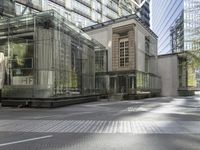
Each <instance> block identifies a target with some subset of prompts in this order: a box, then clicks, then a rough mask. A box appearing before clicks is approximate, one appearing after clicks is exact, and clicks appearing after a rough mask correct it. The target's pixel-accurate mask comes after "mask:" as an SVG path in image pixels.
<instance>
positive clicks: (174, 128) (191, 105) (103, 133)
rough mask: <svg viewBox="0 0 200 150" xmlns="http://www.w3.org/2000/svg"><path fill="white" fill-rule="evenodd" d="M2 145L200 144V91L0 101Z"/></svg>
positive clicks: (87, 149) (117, 148) (83, 148)
mask: <svg viewBox="0 0 200 150" xmlns="http://www.w3.org/2000/svg"><path fill="white" fill-rule="evenodd" d="M0 149H1V150H199V149H200V97H198V96H193V97H178V98H166V97H162V98H149V99H144V100H133V101H109V102H108V101H99V102H91V103H85V104H78V105H72V106H67V107H61V108H55V109H33V108H2V107H0Z"/></svg>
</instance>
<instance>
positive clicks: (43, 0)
mask: <svg viewBox="0 0 200 150" xmlns="http://www.w3.org/2000/svg"><path fill="white" fill-rule="evenodd" d="M140 3H141V2H140V0H23V1H22V0H16V4H15V8H16V14H17V15H22V14H27V13H30V12H37V11H45V10H49V9H54V10H56V11H57V12H59V13H60V14H61V15H62V16H65V17H66V18H68V20H70V21H71V22H73V23H75V24H76V25H77V26H79V27H80V28H83V27H86V26H91V25H94V24H96V23H101V22H105V21H108V20H112V19H116V18H119V17H122V16H127V15H130V14H133V13H135V11H136V10H137V9H138V7H139V5H140ZM26 6H28V8H26Z"/></svg>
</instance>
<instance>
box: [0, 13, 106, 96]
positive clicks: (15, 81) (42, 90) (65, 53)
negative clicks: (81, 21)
mask: <svg viewBox="0 0 200 150" xmlns="http://www.w3.org/2000/svg"><path fill="white" fill-rule="evenodd" d="M100 47H101V48H100ZM96 49H104V47H102V45H100V44H99V45H98V42H96V41H94V40H93V39H91V38H90V37H89V36H87V35H86V34H85V33H83V32H82V31H80V30H79V29H78V28H76V27H75V26H74V25H72V24H71V23H70V22H68V21H67V20H66V19H65V18H64V17H62V16H60V15H59V14H58V13H56V12H54V11H47V12H41V13H37V14H35V15H33V14H30V15H24V16H21V17H16V18H12V19H9V20H7V19H5V20H2V21H0V51H1V52H2V53H4V57H5V85H4V88H3V93H2V96H3V97H15V98H16V97H24V98H33V97H34V98H48V97H59V96H61V97H62V96H72V95H91V94H94V93H95V90H94V89H95V64H94V62H95V50H96Z"/></svg>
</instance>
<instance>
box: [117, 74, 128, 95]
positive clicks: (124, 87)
mask: <svg viewBox="0 0 200 150" xmlns="http://www.w3.org/2000/svg"><path fill="white" fill-rule="evenodd" d="M118 79H119V80H118V85H119V86H118V87H119V88H118V93H127V82H126V77H125V76H119V77H118Z"/></svg>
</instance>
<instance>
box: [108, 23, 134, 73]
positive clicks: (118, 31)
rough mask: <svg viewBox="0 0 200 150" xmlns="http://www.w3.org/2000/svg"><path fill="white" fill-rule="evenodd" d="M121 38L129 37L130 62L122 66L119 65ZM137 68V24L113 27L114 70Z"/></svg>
mask: <svg viewBox="0 0 200 150" xmlns="http://www.w3.org/2000/svg"><path fill="white" fill-rule="evenodd" d="M121 38H128V41H129V46H128V49H129V64H128V66H125V67H121V66H120V65H119V63H120V58H119V42H120V39H121ZM134 69H136V46H135V25H134V24H130V25H125V26H120V27H118V28H113V34H112V70H113V71H124V70H134Z"/></svg>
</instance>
